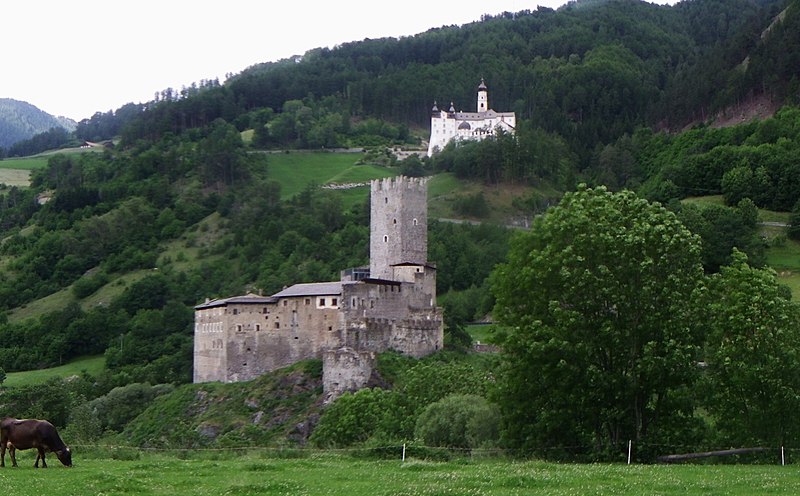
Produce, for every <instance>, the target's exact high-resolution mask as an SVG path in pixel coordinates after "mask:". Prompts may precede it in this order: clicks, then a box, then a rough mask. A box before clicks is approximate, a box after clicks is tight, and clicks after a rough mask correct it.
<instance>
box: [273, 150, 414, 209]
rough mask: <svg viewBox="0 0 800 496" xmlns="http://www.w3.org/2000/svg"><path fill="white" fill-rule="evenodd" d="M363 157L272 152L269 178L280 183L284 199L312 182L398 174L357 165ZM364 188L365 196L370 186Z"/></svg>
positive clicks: (376, 177) (382, 168) (365, 178)
mask: <svg viewBox="0 0 800 496" xmlns="http://www.w3.org/2000/svg"><path fill="white" fill-rule="evenodd" d="M362 157H363V154H361V153H327V152H291V153H272V154H270V155H269V158H268V162H267V164H268V165H267V170H268V174H269V177H270V178H271V179H274V180H276V181H278V182H279V183H280V184H281V197H282V198H283V199H287V198H291V197H293V196H294V195H296V194H297V193H300V192H301V191H303V190H304V189H305V188H306V187H308V185H309V184H315V185H317V186H322V185H324V184H328V183H337V184H345V183H361V182H368V181H369V180H371V179H378V178H382V177H391V176H396V175H398V174H399V170H395V169H388V168H386V167H378V166H375V165H366V164H365V165H359V164H357V162H358V161H359V160H360V159H361V158H362ZM361 189H362V190H363V195H364V197H365V198H366V197H367V196H368V192H369V189H368V188H367V187H366V186H365V187H362V188H361Z"/></svg>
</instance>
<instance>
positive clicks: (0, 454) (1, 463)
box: [0, 439, 6, 467]
mask: <svg viewBox="0 0 800 496" xmlns="http://www.w3.org/2000/svg"><path fill="white" fill-rule="evenodd" d="M5 466H6V441H5V439H3V440H2V441H0V467H5Z"/></svg>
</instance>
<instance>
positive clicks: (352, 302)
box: [350, 297, 357, 308]
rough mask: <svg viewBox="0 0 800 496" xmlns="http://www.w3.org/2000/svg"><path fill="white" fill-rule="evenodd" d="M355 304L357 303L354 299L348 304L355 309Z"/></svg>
mask: <svg viewBox="0 0 800 496" xmlns="http://www.w3.org/2000/svg"><path fill="white" fill-rule="evenodd" d="M356 303H357V301H356V299H355V297H353V299H352V301H351V303H350V306H351V307H353V308H355V307H356Z"/></svg>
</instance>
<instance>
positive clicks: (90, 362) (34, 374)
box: [3, 356, 106, 387]
mask: <svg viewBox="0 0 800 496" xmlns="http://www.w3.org/2000/svg"><path fill="white" fill-rule="evenodd" d="M105 363H106V359H105V358H104V357H102V356H97V357H86V358H81V359H78V360H73V361H72V362H70V363H68V364H65V365H61V366H59V367H53V368H49V369H42V370H29V371H27V372H9V373H8V375H7V376H6V380H5V382H3V386H6V387H13V386H28V385H31V384H39V383H42V382H45V381H47V380H48V379H50V378H52V377H62V378H63V377H71V376H73V375H79V374H80V373H81V372H83V371H86V372H88V373H89V374H92V375H97V374H99V373H100V372H101V371H102V370H103V367H105Z"/></svg>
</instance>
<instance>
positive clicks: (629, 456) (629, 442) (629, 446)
mask: <svg viewBox="0 0 800 496" xmlns="http://www.w3.org/2000/svg"><path fill="white" fill-rule="evenodd" d="M630 464H631V440H630V439H628V465H630Z"/></svg>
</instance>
